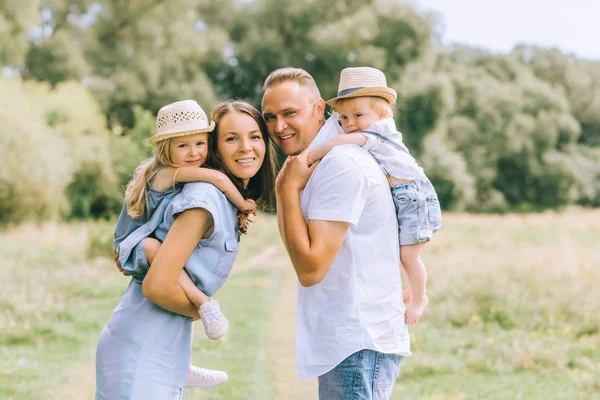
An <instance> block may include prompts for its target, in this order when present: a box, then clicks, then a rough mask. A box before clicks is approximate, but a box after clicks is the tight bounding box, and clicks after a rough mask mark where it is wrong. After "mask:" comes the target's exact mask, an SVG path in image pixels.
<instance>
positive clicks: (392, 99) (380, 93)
mask: <svg viewBox="0 0 600 400" xmlns="http://www.w3.org/2000/svg"><path fill="white" fill-rule="evenodd" d="M366 96H372V97H382V98H384V99H385V100H386V101H387V102H388V103H389V104H390V106H393V105H394V104H396V99H397V98H398V94H397V93H396V91H395V90H394V89H392V88H388V87H366V88H362V89H358V90H356V91H354V92H352V93H348V94H346V95H344V96H338V97H334V98H333V99H329V100H327V101H326V102H325V103H326V104H329V105H330V106H332V107H335V103H337V102H338V100H341V99H350V98H352V97H366Z"/></svg>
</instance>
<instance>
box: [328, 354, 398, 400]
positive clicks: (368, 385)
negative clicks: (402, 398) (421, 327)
mask: <svg viewBox="0 0 600 400" xmlns="http://www.w3.org/2000/svg"><path fill="white" fill-rule="evenodd" d="M401 362H402V356H401V355H399V354H384V353H380V352H378V351H374V350H361V351H359V352H356V353H354V354H352V355H351V356H350V357H348V358H346V359H345V360H344V361H342V362H341V363H340V364H339V365H338V366H337V367H335V368H334V369H332V370H331V371H329V372H328V373H326V374H325V375H321V376H319V400H387V399H389V398H390V395H391V394H392V389H393V387H394V383H395V382H396V379H397V378H398V374H399V373H400V363H401Z"/></svg>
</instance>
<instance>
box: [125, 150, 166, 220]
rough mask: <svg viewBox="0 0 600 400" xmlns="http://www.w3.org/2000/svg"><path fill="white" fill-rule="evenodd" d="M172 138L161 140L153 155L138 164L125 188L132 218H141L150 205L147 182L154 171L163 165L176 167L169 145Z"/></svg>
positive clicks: (129, 213)
mask: <svg viewBox="0 0 600 400" xmlns="http://www.w3.org/2000/svg"><path fill="white" fill-rule="evenodd" d="M170 143H171V139H166V140H163V141H160V142H158V143H157V144H156V147H155V148H154V154H153V155H152V157H150V158H147V159H145V160H144V161H142V162H141V163H140V165H138V167H137V168H136V169H135V172H134V173H133V178H132V179H131V180H130V181H129V183H128V184H127V188H126V189H125V199H126V204H127V214H128V215H129V216H130V217H131V218H139V217H141V216H143V215H144V213H145V212H146V210H147V208H148V207H149V206H148V193H146V184H147V183H148V178H150V175H152V173H153V172H154V171H156V170H157V169H159V168H162V167H176V165H174V164H173V162H172V161H171V155H170V153H169V148H170V147H169V146H170Z"/></svg>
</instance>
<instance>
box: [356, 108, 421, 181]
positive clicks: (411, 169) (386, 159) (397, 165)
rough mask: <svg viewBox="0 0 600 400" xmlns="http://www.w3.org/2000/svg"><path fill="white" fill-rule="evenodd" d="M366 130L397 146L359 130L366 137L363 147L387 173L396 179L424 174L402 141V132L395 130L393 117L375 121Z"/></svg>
mask: <svg viewBox="0 0 600 400" xmlns="http://www.w3.org/2000/svg"><path fill="white" fill-rule="evenodd" d="M367 131H372V132H375V133H377V134H379V135H381V136H383V137H384V138H385V139H387V140H389V141H391V142H393V143H394V144H395V145H396V146H397V147H395V146H393V145H391V144H390V143H389V142H388V141H386V140H382V139H380V138H378V137H377V136H375V135H370V134H369V133H367V132H361V133H362V134H363V135H365V136H366V138H367V143H365V144H364V146H363V149H365V150H368V151H369V153H371V154H372V155H373V157H375V159H376V160H377V162H378V163H379V164H380V165H381V166H382V167H383V169H384V170H385V171H386V172H387V173H388V174H390V175H391V176H393V177H394V178H397V179H410V180H415V179H420V178H422V177H423V176H425V173H424V172H423V168H421V167H419V164H417V162H416V161H415V159H414V158H413V156H411V155H410V152H409V151H408V149H407V148H406V146H405V145H404V143H403V142H402V134H401V133H400V132H398V131H397V130H396V123H395V122H394V119H393V118H386V119H382V120H380V121H377V122H375V123H374V124H372V125H371V126H370V127H369V128H368V129H367Z"/></svg>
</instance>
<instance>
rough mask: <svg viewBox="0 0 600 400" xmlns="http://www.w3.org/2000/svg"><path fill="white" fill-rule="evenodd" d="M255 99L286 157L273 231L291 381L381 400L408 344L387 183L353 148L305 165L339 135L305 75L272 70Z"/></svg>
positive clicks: (327, 394)
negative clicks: (289, 316) (287, 281)
mask: <svg viewBox="0 0 600 400" xmlns="http://www.w3.org/2000/svg"><path fill="white" fill-rule="evenodd" d="M263 90H264V95H263V100H262V109H263V116H264V118H265V121H266V123H267V127H268V129H269V134H270V136H271V138H272V139H273V141H274V142H275V144H277V145H278V146H279V148H280V149H281V150H282V151H283V152H284V153H285V154H286V155H288V156H290V157H288V159H287V160H286V162H285V164H284V166H283V168H282V170H281V172H280V174H279V176H278V177H277V183H276V193H277V222H278V225H279V231H280V233H281V237H282V239H283V243H284V244H285V247H286V249H287V251H288V253H289V255H290V259H291V261H292V264H293V266H294V269H295V271H296V274H297V276H298V281H299V283H300V285H299V286H298V309H297V338H296V340H297V343H296V347H297V368H298V376H299V378H300V379H308V378H313V377H318V382H319V398H320V399H327V400H331V399H357V398H360V399H363V398H364V399H373V398H375V399H387V398H389V396H390V394H391V391H392V388H393V385H394V382H395V380H396V378H397V377H398V373H399V370H400V363H401V361H402V358H403V356H406V355H410V338H409V335H408V331H407V329H406V324H405V322H404V311H405V307H404V304H403V302H402V283H401V279H400V269H399V267H398V266H399V256H398V252H399V249H398V234H397V229H398V226H397V222H396V218H395V210H394V205H393V202H392V198H391V195H390V190H389V186H388V182H387V180H386V177H385V175H384V173H383V171H382V170H381V168H380V167H379V166H378V165H377V163H376V162H375V160H374V159H373V158H372V157H371V156H370V155H369V153H368V152H366V151H365V150H363V149H362V148H360V147H358V146H353V145H345V146H339V147H336V148H335V149H333V150H332V151H331V152H330V153H329V154H328V155H327V156H325V157H324V158H323V159H322V161H321V162H320V163H315V164H313V165H312V166H309V165H308V150H309V149H311V148H314V147H315V146H317V145H319V144H321V143H323V142H324V141H325V140H327V139H329V138H331V137H333V136H335V135H339V134H341V133H342V132H341V129H340V127H339V126H338V124H337V120H336V119H335V118H334V117H332V118H329V119H328V120H327V121H325V118H324V116H323V113H324V111H325V103H324V101H323V99H322V98H321V96H320V93H319V89H318V88H317V85H316V84H315V81H314V79H313V78H312V76H311V75H310V74H308V73H307V72H306V71H304V70H302V69H296V68H283V69H279V70H276V71H273V72H272V73H271V74H270V75H269V77H268V78H267V79H266V81H265V84H264V87H263Z"/></svg>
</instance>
